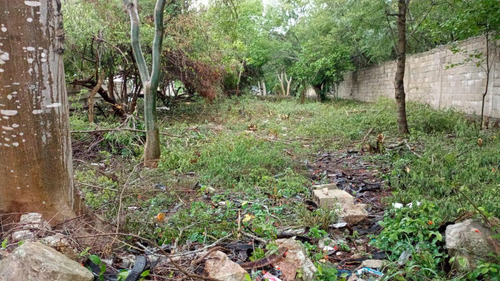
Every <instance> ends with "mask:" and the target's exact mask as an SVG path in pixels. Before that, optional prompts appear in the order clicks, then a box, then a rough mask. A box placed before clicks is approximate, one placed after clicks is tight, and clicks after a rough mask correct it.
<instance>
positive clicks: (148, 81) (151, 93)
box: [124, 0, 165, 167]
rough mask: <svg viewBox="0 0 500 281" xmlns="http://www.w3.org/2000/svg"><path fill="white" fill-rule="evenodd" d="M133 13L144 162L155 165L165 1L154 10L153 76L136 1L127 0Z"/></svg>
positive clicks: (131, 22) (157, 145) (158, 138)
mask: <svg viewBox="0 0 500 281" xmlns="http://www.w3.org/2000/svg"><path fill="white" fill-rule="evenodd" d="M124 3H125V5H126V7H127V10H128V13H129V16H130V26H131V31H130V40H131V42H132V50H133V52H134V57H135V60H136V63H137V68H138V69H139V74H140V77H141V81H142V84H143V92H144V123H145V127H146V145H145V147H144V165H145V166H147V167H154V166H156V165H157V161H158V160H159V159H160V154H161V149H160V131H159V128H158V125H157V120H156V119H157V117H156V97H157V89H158V84H159V81H160V70H161V68H160V65H161V61H160V60H161V47H162V42H163V10H164V9H165V0H158V1H157V2H156V6H155V10H154V22H155V36H154V40H153V46H152V49H153V52H152V53H153V54H152V56H153V58H152V66H151V75H150V74H149V70H148V67H147V65H146V60H145V59H144V54H143V52H142V49H141V44H140V40H139V33H140V32H139V25H140V20H139V13H138V12H137V0H134V1H128V0H125V2H124Z"/></svg>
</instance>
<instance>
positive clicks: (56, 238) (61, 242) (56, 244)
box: [41, 233, 78, 260]
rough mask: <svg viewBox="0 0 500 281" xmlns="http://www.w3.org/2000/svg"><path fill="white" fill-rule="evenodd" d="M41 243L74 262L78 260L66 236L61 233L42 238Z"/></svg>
mask: <svg viewBox="0 0 500 281" xmlns="http://www.w3.org/2000/svg"><path fill="white" fill-rule="evenodd" d="M41 242H42V243H43V244H45V245H48V246H50V247H52V248H54V249H56V250H57V251H59V252H61V253H63V254H64V255H65V256H67V257H68V258H70V259H72V260H76V259H77V258H78V253H77V251H76V250H75V249H74V248H73V247H71V245H70V243H69V241H68V239H67V238H66V236H64V235H63V234H61V233H57V234H55V235H52V236H47V237H44V238H43V239H42V240H41Z"/></svg>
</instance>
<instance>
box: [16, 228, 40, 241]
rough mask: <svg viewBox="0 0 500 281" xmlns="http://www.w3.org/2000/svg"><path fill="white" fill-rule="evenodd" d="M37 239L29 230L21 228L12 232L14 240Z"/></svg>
mask: <svg viewBox="0 0 500 281" xmlns="http://www.w3.org/2000/svg"><path fill="white" fill-rule="evenodd" d="M33 239H35V234H34V233H33V232H31V231H29V230H19V231H16V232H14V233H12V242H19V241H27V240H33Z"/></svg>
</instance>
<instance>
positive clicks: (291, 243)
mask: <svg viewBox="0 0 500 281" xmlns="http://www.w3.org/2000/svg"><path fill="white" fill-rule="evenodd" d="M276 244H278V247H286V248H287V249H288V251H287V253H286V257H285V258H283V259H281V260H279V261H278V262H276V263H275V264H274V265H275V266H277V267H279V268H280V269H281V272H282V273H283V278H282V279H283V281H293V280H303V281H311V280H313V277H314V273H315V272H316V271H317V269H316V267H315V266H314V264H313V262H312V261H311V260H310V259H309V258H308V257H307V253H306V250H305V249H304V247H302V244H300V243H299V242H297V241H295V240H294V239H278V240H276ZM298 270H300V271H301V273H302V278H300V279H296V278H295V276H296V275H297V271H298Z"/></svg>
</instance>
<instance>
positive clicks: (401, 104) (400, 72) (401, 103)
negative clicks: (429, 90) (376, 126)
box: [394, 0, 410, 135]
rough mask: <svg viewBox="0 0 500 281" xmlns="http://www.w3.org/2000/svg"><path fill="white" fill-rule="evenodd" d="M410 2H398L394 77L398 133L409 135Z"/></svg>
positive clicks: (399, 0)
mask: <svg viewBox="0 0 500 281" xmlns="http://www.w3.org/2000/svg"><path fill="white" fill-rule="evenodd" d="M409 2H410V0H398V13H397V17H398V43H397V47H396V50H397V60H396V75H395V76H394V88H395V96H396V103H397V104H398V131H399V134H401V135H405V134H409V133H410V130H409V129H408V121H407V119H406V93H405V85H404V77H405V65H406V12H407V11H408V3H409Z"/></svg>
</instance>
